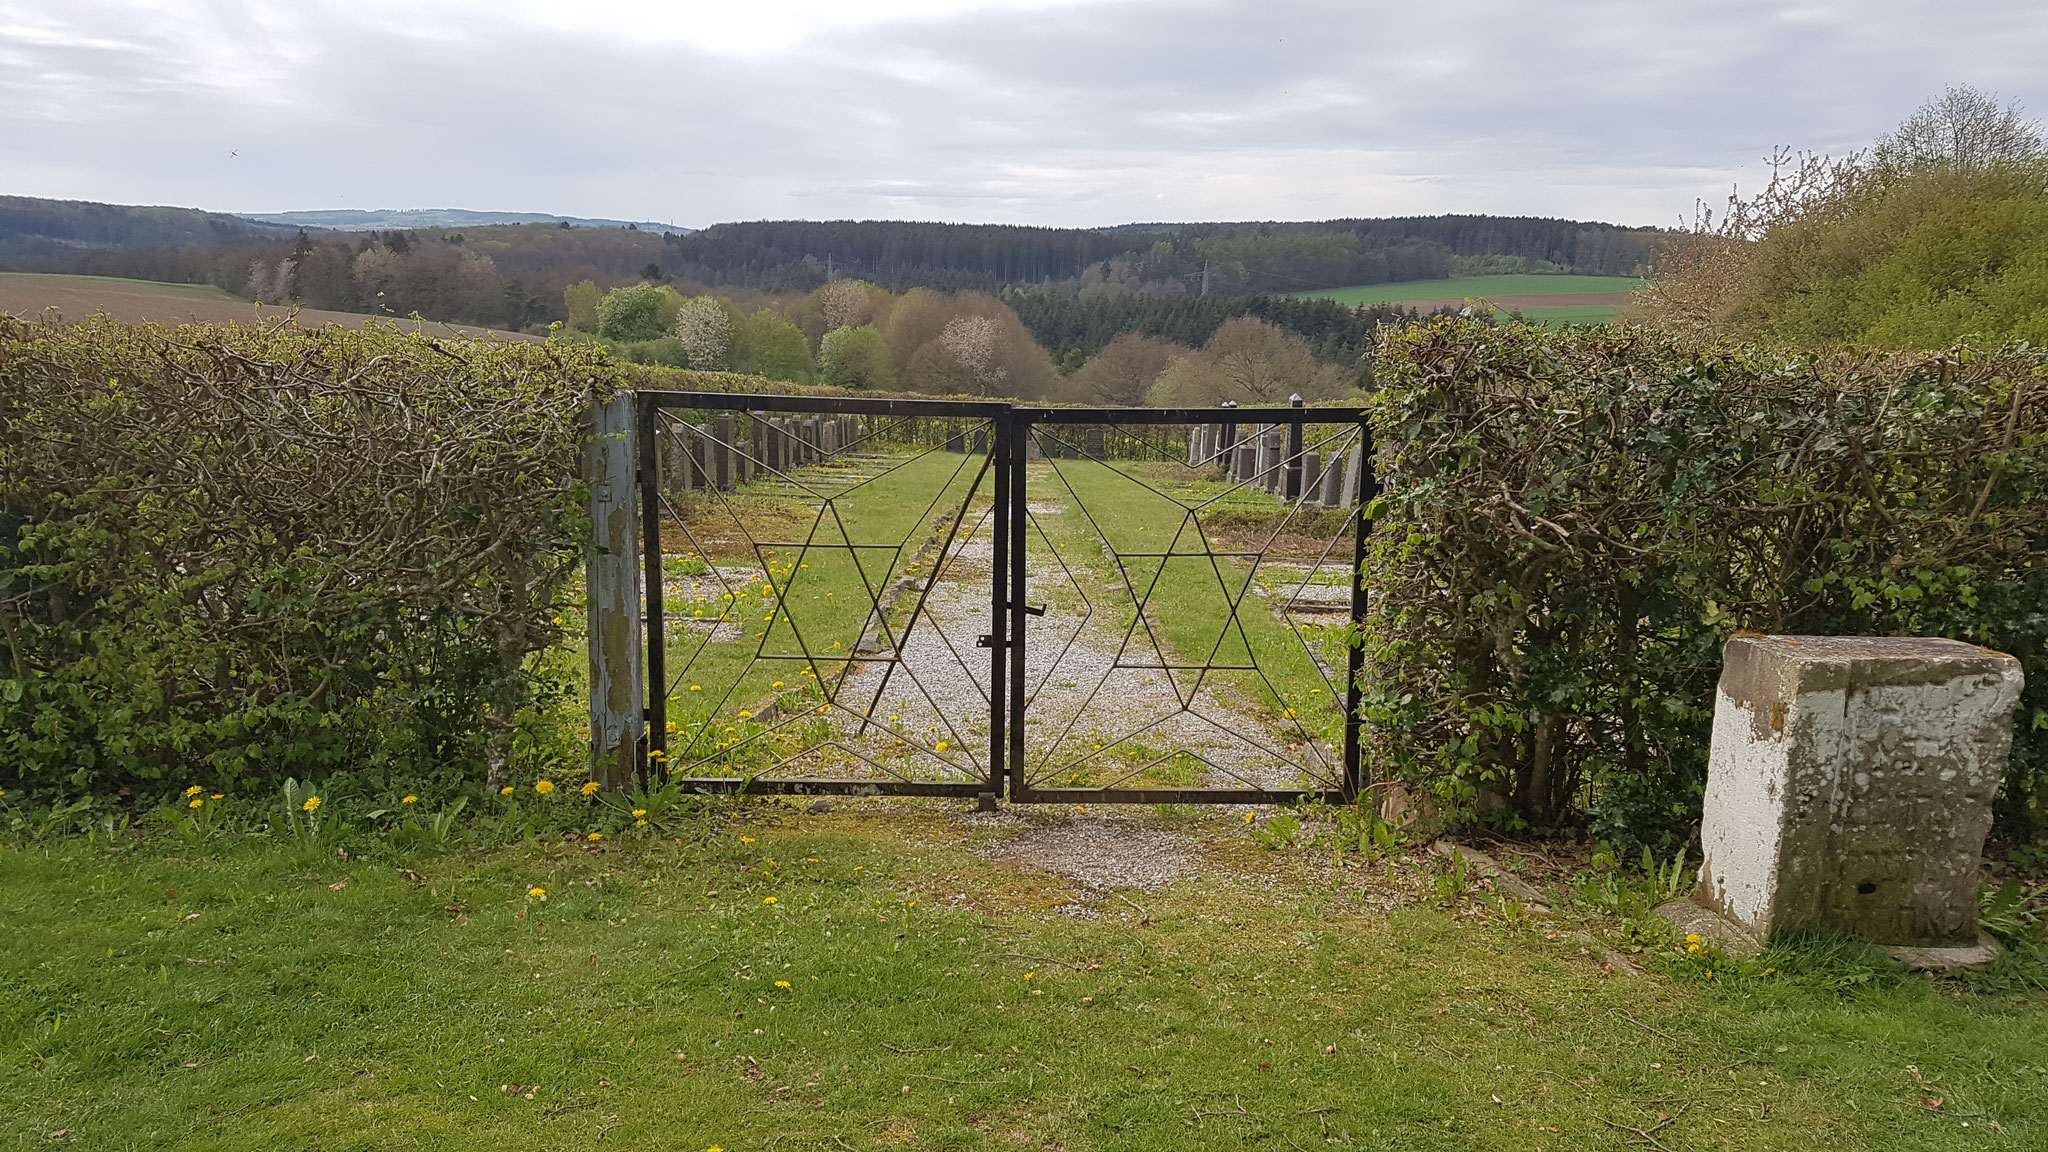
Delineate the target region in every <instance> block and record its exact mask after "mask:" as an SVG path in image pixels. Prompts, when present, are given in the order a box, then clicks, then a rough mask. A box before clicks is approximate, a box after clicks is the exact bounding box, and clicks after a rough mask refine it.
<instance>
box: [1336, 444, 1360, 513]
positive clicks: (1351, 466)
mask: <svg viewBox="0 0 2048 1152" xmlns="http://www.w3.org/2000/svg"><path fill="white" fill-rule="evenodd" d="M1364 467H1365V447H1364V446H1363V445H1360V444H1353V445H1352V446H1351V451H1349V452H1346V453H1345V454H1344V490H1343V491H1341V492H1339V493H1338V494H1337V507H1339V508H1349V507H1351V506H1352V505H1353V504H1356V503H1357V502H1358V481H1359V480H1360V479H1361V477H1360V476H1359V472H1360V471H1362V470H1363V469H1364Z"/></svg>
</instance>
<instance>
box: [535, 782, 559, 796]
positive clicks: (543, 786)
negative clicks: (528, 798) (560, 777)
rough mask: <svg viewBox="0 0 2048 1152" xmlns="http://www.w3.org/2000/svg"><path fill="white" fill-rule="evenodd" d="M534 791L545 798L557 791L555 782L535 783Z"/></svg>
mask: <svg viewBox="0 0 2048 1152" xmlns="http://www.w3.org/2000/svg"><path fill="white" fill-rule="evenodd" d="M533 790H534V791H535V792H538V793H540V794H541V795H543V796H545V795H547V794H548V793H550V792H553V791H554V790H555V782H554V781H553V780H536V781H534V783H533Z"/></svg>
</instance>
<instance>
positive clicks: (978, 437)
mask: <svg viewBox="0 0 2048 1152" xmlns="http://www.w3.org/2000/svg"><path fill="white" fill-rule="evenodd" d="M974 454H975V455H976V456H986V455H988V429H986V428H976V429H975V430H974Z"/></svg>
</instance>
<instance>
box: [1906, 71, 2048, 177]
mask: <svg viewBox="0 0 2048 1152" xmlns="http://www.w3.org/2000/svg"><path fill="white" fill-rule="evenodd" d="M1872 155H1873V158H1874V159H1875V161H1876V163H1877V165H1878V166H1879V167H1880V168H1883V169H1891V170H1905V169H1911V168H1916V167H1921V166H1924V165H1946V166H1949V167H1954V168H1961V169H1983V168H1989V167H1991V166H1992V165H1994V164H1999V163H2002V162H2005V161H2011V160H2038V159H2040V158H2041V157H2042V155H2043V146H2042V140H2041V125H2040V122H2039V121H2033V120H2028V119H2026V118H2024V117H2023V116H2022V115H2021V114H2020V106H2019V104H2018V103H2017V102H2014V103H2011V104H2007V105H2005V106H2004V107H2000V106H1999V103H1998V100H1997V99H1996V98H1995V97H1993V96H1989V95H1986V94H1985V93H1983V92H1979V91H1978V90H1977V89H1975V88H1972V87H1970V86H1968V85H1964V86H1962V87H1959V88H1949V89H1947V90H1946V91H1944V92H1943V93H1942V94H1941V95H1940V96H1938V97H1936V98H1935V99H1933V100H1930V101H1928V102H1927V103H1925V104H1923V105H1921V106H1920V109H1919V111H1917V112H1915V113H1913V114H1912V115H1911V116H1908V117H1907V118H1906V119H1905V121H1904V122H1903V123H1901V124H1900V125H1899V126H1898V127H1897V128H1894V129H1892V131H1891V132H1889V133H1887V134H1886V135H1884V136H1880V137H1879V138H1878V141H1877V145H1876V147H1875V148H1873V149H1872Z"/></svg>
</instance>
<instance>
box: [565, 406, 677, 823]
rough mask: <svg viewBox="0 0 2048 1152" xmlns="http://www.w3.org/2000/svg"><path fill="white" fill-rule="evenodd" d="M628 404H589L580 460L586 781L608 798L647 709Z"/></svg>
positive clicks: (626, 779)
mask: <svg viewBox="0 0 2048 1152" xmlns="http://www.w3.org/2000/svg"><path fill="white" fill-rule="evenodd" d="M633 406H634V399H633V394H632V393H631V392H621V393H619V394H618V395H617V396H614V397H613V398H611V399H610V400H604V401H599V400H597V399H595V398H593V399H592V401H591V405H590V416H591V435H590V438H589V440H588V441H586V443H585V446H584V457H583V475H584V476H585V478H586V479H588V481H589V483H590V529H591V533H590V534H591V544H590V551H589V553H588V555H587V556H586V557H585V560H584V565H583V575H584V587H585V588H586V589H587V590H588V591H587V596H588V602H587V610H586V612H585V615H586V616H587V617H588V618H589V621H590V778H591V779H592V780H594V781H596V782H597V783H598V784H599V785H600V786H601V787H603V788H604V790H605V791H607V792H612V791H624V790H626V789H629V788H631V787H632V786H633V774H634V772H635V770H636V769H637V768H638V767H639V763H640V737H641V730H642V727H643V725H644V721H643V720H642V715H643V709H644V708H645V707H646V692H645V690H644V688H643V687H642V681H641V675H640V654H641V651H642V647H643V645H642V643H641V626H640V561H641V556H640V508H639V503H640V502H639V494H640V493H639V485H638V483H637V478H636V476H635V474H634V467H633V457H634V438H635V437H634V426H633V410H634V407H633ZM649 466H650V467H654V466H656V465H655V464H654V462H653V461H649ZM686 466H687V465H686Z"/></svg>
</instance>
